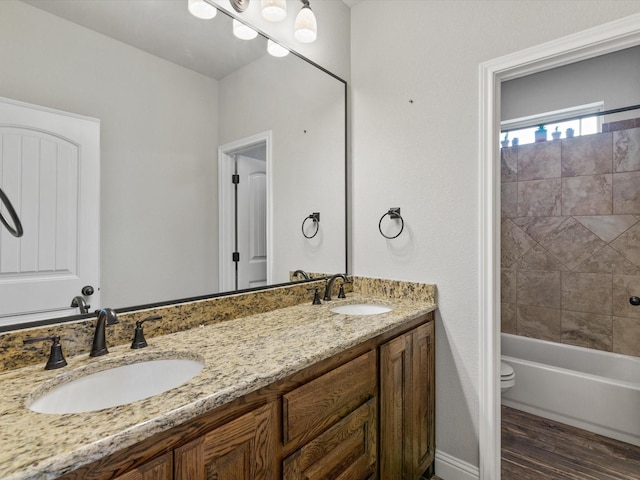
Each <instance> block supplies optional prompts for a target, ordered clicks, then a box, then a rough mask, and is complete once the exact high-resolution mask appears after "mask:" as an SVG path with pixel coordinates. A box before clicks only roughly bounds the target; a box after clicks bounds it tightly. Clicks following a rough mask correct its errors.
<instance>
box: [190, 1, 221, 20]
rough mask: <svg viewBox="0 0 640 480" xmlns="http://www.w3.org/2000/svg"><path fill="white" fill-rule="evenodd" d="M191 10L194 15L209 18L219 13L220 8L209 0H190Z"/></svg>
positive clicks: (204, 18)
mask: <svg viewBox="0 0 640 480" xmlns="http://www.w3.org/2000/svg"><path fill="white" fill-rule="evenodd" d="M189 12H191V15H193V16H194V17H198V18H202V19H203V20H209V19H211V18H213V17H215V16H216V15H217V14H218V9H217V8H216V7H215V6H214V5H213V4H212V3H209V1H208V0H189Z"/></svg>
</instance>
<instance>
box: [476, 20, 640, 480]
mask: <svg viewBox="0 0 640 480" xmlns="http://www.w3.org/2000/svg"><path fill="white" fill-rule="evenodd" d="M639 44H640V15H631V16H628V17H625V18H622V19H620V20H617V21H613V22H610V23H607V24H604V25H600V26H598V27H595V28H592V29H589V30H585V31H582V32H579V33H577V34H574V35H570V36H567V37H564V38H561V39H558V40H554V41H551V42H548V43H545V44H543V45H539V46H537V47H533V48H530V49H527V50H524V51H521V52H517V53H515V54H512V55H508V56H505V57H501V58H499V59H495V60H492V61H490V62H486V63H484V64H482V65H481V66H480V88H481V92H480V93H481V105H480V108H481V119H480V129H481V132H480V133H481V135H480V164H481V167H480V182H481V184H480V196H481V198H480V202H481V213H480V229H481V247H480V259H481V260H480V270H481V271H480V275H481V278H480V305H479V310H480V322H479V326H480V329H479V337H480V392H479V393H480V395H479V400H480V402H479V410H480V415H479V418H480V424H479V440H480V442H479V443H480V478H481V479H485V480H489V479H491V480H495V479H499V478H500V380H499V379H500V376H499V375H498V371H499V366H500V315H499V314H500V152H499V148H498V141H497V140H498V136H499V131H500V130H499V123H500V86H501V83H502V82H503V81H505V80H511V79H515V78H519V77H524V76H526V75H530V74H533V73H537V72H542V71H545V70H549V69H551V68H554V67H558V66H563V65H567V64H570V63H574V62H578V61H581V60H586V59H589V58H593V57H596V56H599V55H603V54H606V53H612V52H615V51H618V50H622V49H625V48H629V47H633V46H636V45H639Z"/></svg>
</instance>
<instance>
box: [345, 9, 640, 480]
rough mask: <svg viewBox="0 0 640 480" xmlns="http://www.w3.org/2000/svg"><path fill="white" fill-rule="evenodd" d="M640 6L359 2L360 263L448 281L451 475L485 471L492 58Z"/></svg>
mask: <svg viewBox="0 0 640 480" xmlns="http://www.w3.org/2000/svg"><path fill="white" fill-rule="evenodd" d="M638 11H640V2H639V1H623V0H620V1H616V2H601V1H597V0H579V1H577V0H574V1H556V0H537V1H536V0H532V1H527V2H513V1H508V0H505V1H477V0H460V1H447V2H444V1H431V0H414V1H410V0H375V1H373V0H364V1H362V2H360V3H358V4H357V5H356V6H354V7H353V8H352V11H351V19H352V23H351V35H352V52H351V58H352V98H353V125H352V129H353V138H352V144H353V184H354V187H353V190H354V191H353V199H354V200H353V217H354V218H353V232H352V233H353V243H354V245H353V251H354V257H353V265H354V269H353V270H354V273H355V274H357V275H366V276H377V277H385V278H394V279H402V280H409V281H421V282H433V283H436V284H437V285H438V292H439V312H438V315H437V319H436V322H437V323H436V334H437V340H436V341H437V343H436V345H437V348H436V350H437V358H436V370H437V372H436V378H437V387H436V397H437V398H436V412H437V413H436V414H437V422H436V446H437V449H438V452H439V456H440V458H441V459H442V458H446V459H447V462H448V463H447V464H446V465H445V466H447V468H448V470H447V471H446V475H445V476H444V478H446V479H447V480H452V479H454V478H473V477H474V472H475V476H477V471H475V469H474V466H477V465H478V463H479V458H478V389H479V385H478V378H479V372H478V363H479V359H478V344H479V329H480V328H481V325H479V323H478V308H479V303H478V302H479V299H478V292H479V278H478V275H479V272H478V263H479V244H480V239H479V226H478V218H479V214H478V212H479V189H478V186H479V178H478V172H479V168H478V163H479V151H478V150H479V149H478V135H479V64H480V63H481V62H484V61H487V60H490V59H493V58H496V57H499V56H502V55H505V54H508V53H512V52H516V51H518V50H522V49H524V48H527V47H529V46H533V45H537V44H540V43H543V42H545V41H548V40H551V39H555V38H558V37H561V36H564V35H568V34H570V33H574V32H576V31H580V30H584V29H586V28H589V27H592V26H594V25H598V24H601V23H605V22H607V21H609V20H612V19H615V18H619V17H622V16H625V15H628V14H631V13H636V12H638ZM411 100H412V101H413V102H411ZM389 207H401V208H402V214H403V217H404V219H405V222H406V227H405V233H403V234H402V235H401V236H400V237H399V238H398V239H396V240H392V241H387V240H385V239H383V238H382V237H381V236H380V235H379V234H378V233H377V222H378V220H379V218H380V216H381V215H382V214H383V213H384V212H386V211H387V209H388V208H389ZM456 462H462V463H460V464H459V465H458V466H457V467H456V465H453V464H455V463H456ZM443 465H444V463H443V462H442V461H441V462H440V467H441V468H442V467H443ZM465 472H466V473H465ZM440 473H441V474H444V473H445V472H443V471H442V470H441V471H440Z"/></svg>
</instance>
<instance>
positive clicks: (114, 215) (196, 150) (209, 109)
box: [0, 0, 218, 307]
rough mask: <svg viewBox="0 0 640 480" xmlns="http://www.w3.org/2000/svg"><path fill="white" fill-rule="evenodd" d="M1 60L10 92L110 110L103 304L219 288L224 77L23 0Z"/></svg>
mask: <svg viewBox="0 0 640 480" xmlns="http://www.w3.org/2000/svg"><path fill="white" fill-rule="evenodd" d="M0 63H1V64H2V75H0V96H4V97H9V98H14V99H17V100H21V101H25V102H29V103H35V104H38V105H44V106H47V107H51V108H56V109H60V110H64V111H68V112H73V113H77V114H81V115H87V116H90V117H95V118H98V119H100V121H101V182H100V183H101V184H100V186H96V188H98V187H100V188H101V270H102V271H101V278H102V282H101V283H102V285H101V286H102V289H103V290H102V300H103V305H105V306H114V307H115V306H118V307H122V306H128V305H139V304H141V303H145V302H152V301H158V300H162V299H168V298H179V297H181V296H188V295H189V296H190V295H195V294H196V292H201V293H202V294H204V293H208V292H211V291H215V290H216V289H217V285H218V277H217V263H218V258H217V242H218V237H217V196H216V188H217V187H215V186H216V185H217V173H216V171H217V167H216V149H217V145H218V142H217V138H216V135H217V114H216V112H217V103H218V98H217V82H216V81H215V80H212V79H210V78H208V77H205V76H203V75H200V74H197V73H194V72H192V71H190V70H186V69H184V68H182V67H179V66H177V65H175V64H172V63H169V62H167V61H165V60H162V59H160V58H158V57H155V56H152V55H149V54H147V53H144V52H142V51H140V50H137V49H135V48H132V47H129V46H127V45H125V44H122V43H120V42H117V41H115V40H112V39H110V38H107V37H105V36H103V35H100V34H97V33H95V32H92V31H90V30H87V29H85V28H82V27H79V26H77V25H75V24H73V23H71V22H68V21H66V20H62V19H60V18H58V17H55V16H53V15H51V14H48V13H46V12H44V11H42V10H39V9H36V8H34V7H31V6H29V5H26V4H23V3H21V2H16V1H12V0H3V1H2V2H0ZM193 205H201V206H202V208H201V209H194V208H193ZM158 258H162V259H163V261H162V262H158V261H157V259H158ZM124 272H126V274H125V273H124ZM137 272H139V273H137ZM169 272H174V273H171V274H170V273H169ZM175 276H178V277H179V278H180V282H176V281H175ZM178 284H179V285H180V287H176V285H178ZM177 288H182V290H178V291H176V289H177ZM78 294H79V292H78ZM94 307H97V305H94Z"/></svg>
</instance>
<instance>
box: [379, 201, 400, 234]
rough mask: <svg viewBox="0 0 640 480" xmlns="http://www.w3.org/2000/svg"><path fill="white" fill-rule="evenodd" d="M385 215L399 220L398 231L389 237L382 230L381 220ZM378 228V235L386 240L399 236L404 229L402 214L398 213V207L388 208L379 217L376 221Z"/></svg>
mask: <svg viewBox="0 0 640 480" xmlns="http://www.w3.org/2000/svg"><path fill="white" fill-rule="evenodd" d="M386 216H389V218H390V219H392V220H400V231H399V232H398V233H397V234H396V235H394V236H392V237H390V236H389V235H385V234H384V232H383V231H382V220H384V217H386ZM378 230H380V235H382V236H383V237H384V238H386V239H388V240H393V239H394V238H398V237H399V236H400V234H401V233H402V231H403V230H404V219H403V218H402V215H400V207H396V208H390V209H389V211H388V212H387V213H385V214H384V215H382V217H380V221H379V222H378Z"/></svg>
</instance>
